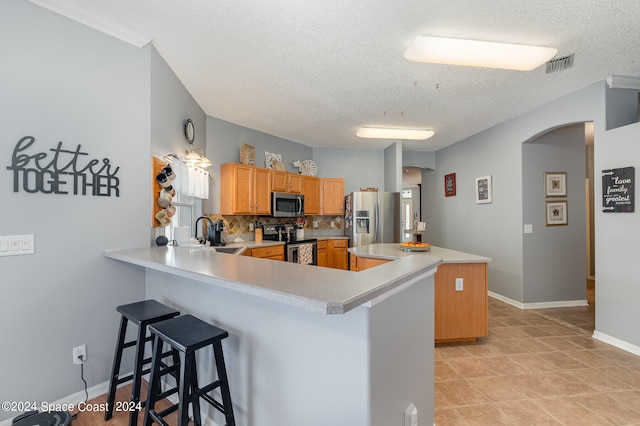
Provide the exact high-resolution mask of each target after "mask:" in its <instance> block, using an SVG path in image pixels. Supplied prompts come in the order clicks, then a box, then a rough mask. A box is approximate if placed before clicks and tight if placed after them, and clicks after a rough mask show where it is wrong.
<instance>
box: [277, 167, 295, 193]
mask: <svg viewBox="0 0 640 426" xmlns="http://www.w3.org/2000/svg"><path fill="white" fill-rule="evenodd" d="M271 173H272V178H271V190H272V191H276V192H290V193H292V194H302V189H303V181H302V178H303V176H302V175H300V174H295V173H289V172H283V171H279V170H272V171H271Z"/></svg>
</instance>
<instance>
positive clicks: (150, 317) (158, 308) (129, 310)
mask: <svg viewBox="0 0 640 426" xmlns="http://www.w3.org/2000/svg"><path fill="white" fill-rule="evenodd" d="M116 310H117V311H118V312H120V314H121V316H122V317H121V320H120V331H119V333H118V342H117V345H116V351H115V354H114V356H113V368H112V370H111V379H110V381H109V393H108V394H107V411H106V412H105V414H104V419H105V420H109V419H111V417H113V404H114V402H115V397H116V388H117V386H118V385H119V384H122V383H125V382H128V381H129V380H133V383H132V385H131V402H132V404H131V405H132V407H128V408H131V409H130V410H129V425H137V423H138V409H137V407H136V406H138V404H140V406H142V407H144V405H145V402H146V401H142V402H140V387H141V382H142V376H143V375H145V374H147V373H148V372H149V371H150V368H147V369H146V370H145V369H144V366H145V365H148V364H149V363H150V362H151V357H149V358H146V359H145V358H144V347H145V344H146V342H149V341H151V340H152V339H153V336H151V335H149V336H148V337H147V328H148V326H149V325H150V324H153V323H156V322H158V321H164V320H167V319H169V318H173V317H176V316H178V315H180V311H177V310H175V309H173V308H170V307H169V306H166V305H163V304H162V303H160V302H158V301H157V300H153V299H150V300H144V301H141V302H136V303H130V304H128V305H121V306H118V307H117V308H116ZM129 321H131V322H133V323H134V324H136V325H137V326H138V334H137V338H136V340H131V341H129V342H125V337H126V334H127V324H128V323H129ZM132 346H135V347H136V357H135V362H134V366H133V373H131V374H128V375H126V376H123V377H120V364H121V361H122V352H123V351H124V349H125V348H129V347H132ZM169 354H171V352H167V353H165V354H163V357H164V356H167V355H169ZM173 355H174V362H178V357H177V353H175V354H173ZM147 392H148V391H147Z"/></svg>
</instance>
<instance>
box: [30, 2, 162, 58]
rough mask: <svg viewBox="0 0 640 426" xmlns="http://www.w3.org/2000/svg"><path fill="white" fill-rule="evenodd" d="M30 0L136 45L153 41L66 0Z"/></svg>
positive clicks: (144, 44)
mask: <svg viewBox="0 0 640 426" xmlns="http://www.w3.org/2000/svg"><path fill="white" fill-rule="evenodd" d="M27 1H28V2H30V3H32V4H34V5H36V6H40V7H42V8H44V9H48V10H50V11H52V12H55V13H57V14H59V15H62V16H65V17H67V18H69V19H71V20H73V21H76V22H79V23H81V24H83V25H86V26H88V27H91V28H93V29H95V30H98V31H100V32H103V33H105V34H108V35H110V36H112V37H115V38H117V39H119V40H122V41H124V42H126V43H129V44H131V45H133V46H136V47H140V48H142V47H144V46H146V45H147V44H149V43H151V41H152V40H153V39H151V38H149V37H146V36H143V35H141V34H138V33H135V32H133V31H130V30H128V29H126V28H124V27H122V26H120V25H117V24H115V23H113V22H111V21H109V20H107V19H105V18H103V17H101V16H98V15H96V14H94V13H91V12H89V11H87V10H84V9H82V8H81V7H78V6H76V5H74V4H71V3H69V2H66V1H64V0H27Z"/></svg>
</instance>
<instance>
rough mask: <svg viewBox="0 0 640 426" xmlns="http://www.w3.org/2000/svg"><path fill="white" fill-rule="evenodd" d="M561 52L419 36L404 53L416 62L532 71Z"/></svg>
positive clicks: (547, 48) (545, 48) (533, 47)
mask: <svg viewBox="0 0 640 426" xmlns="http://www.w3.org/2000/svg"><path fill="white" fill-rule="evenodd" d="M557 53H558V49H554V48H552V47H540V46H526V45H522V44H509V43H496V42H493V41H478V40H465V39H458V38H443V37H430V36H418V37H416V38H415V40H413V43H411V45H410V46H409V47H408V48H407V50H405V51H404V58H405V59H407V60H409V61H414V62H430V63H434V64H450V65H462V66H469V67H484V68H500V69H507V70H517V71H531V70H533V69H535V68H538V67H539V66H540V65H542V64H544V63H545V62H547V61H548V60H550V59H552V58H553V57H554V56H556V54H557Z"/></svg>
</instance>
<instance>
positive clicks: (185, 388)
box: [144, 315, 236, 426]
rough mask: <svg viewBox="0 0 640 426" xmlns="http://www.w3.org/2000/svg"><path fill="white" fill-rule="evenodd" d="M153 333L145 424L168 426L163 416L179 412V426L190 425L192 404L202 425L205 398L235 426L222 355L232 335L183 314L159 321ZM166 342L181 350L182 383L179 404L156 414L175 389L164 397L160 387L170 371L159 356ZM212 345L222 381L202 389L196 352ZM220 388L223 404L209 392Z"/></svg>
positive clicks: (219, 378)
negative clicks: (158, 384) (160, 405)
mask: <svg viewBox="0 0 640 426" xmlns="http://www.w3.org/2000/svg"><path fill="white" fill-rule="evenodd" d="M149 330H150V331H151V334H152V335H153V336H154V341H153V355H152V362H151V375H150V379H149V392H148V397H147V411H146V412H145V415H144V424H145V425H146V426H148V425H151V423H153V422H154V421H156V422H158V423H161V424H163V425H166V422H165V420H164V419H163V417H164V416H166V415H168V414H171V413H173V412H175V411H176V410H177V411H178V426H186V425H187V423H188V421H189V405H191V406H192V408H193V420H194V423H195V425H196V426H199V425H200V424H201V422H202V420H201V416H200V398H202V399H204V400H205V401H207V402H208V403H209V404H211V405H213V406H214V407H215V408H216V409H217V410H218V411H220V412H221V413H222V414H224V416H225V419H226V426H235V424H236V423H235V419H234V416H233V406H232V404H231V393H230V391H229V382H228V380H227V370H226V368H225V364H224V356H223V354H222V340H223V339H225V338H226V337H228V336H229V333H228V332H226V331H225V330H222V329H220V328H218V327H216V326H213V325H211V324H208V323H206V322H204V321H202V320H200V319H198V318H196V317H194V316H192V315H183V316H180V317H176V318H173V319H169V320H166V321H161V322H157V323H155V324H152V325H150V326H149ZM163 343H166V344H168V345H169V346H170V347H171V348H172V349H176V350H178V353H179V356H180V373H179V383H177V387H176V388H175V389H177V390H178V403H177V404H175V405H172V406H171V407H169V408H167V409H165V410H163V411H161V412H156V411H155V404H156V402H157V401H159V400H161V399H163V398H165V397H166V396H167V394H170V393H171V392H172V390H169V391H166V392H164V393H162V394H161V393H160V392H159V386H157V383H159V381H160V378H161V377H162V376H164V375H165V374H167V371H166V370H168V369H165V370H163V369H162V368H161V367H162V366H161V362H160V361H161V359H160V357H159V354H161V350H162V344H163ZM208 345H212V346H213V354H214V357H215V364H216V370H217V373H218V379H217V380H215V381H213V382H212V383H209V384H208V385H206V386H204V387H202V388H200V387H198V375H197V368H196V358H195V352H196V350H198V349H201V348H204V347H206V346H208ZM216 388H220V392H221V394H222V402H219V401H218V400H215V399H214V398H213V397H212V396H210V395H208V393H209V392H211V391H213V390H214V389H216ZM175 389H173V391H175Z"/></svg>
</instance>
